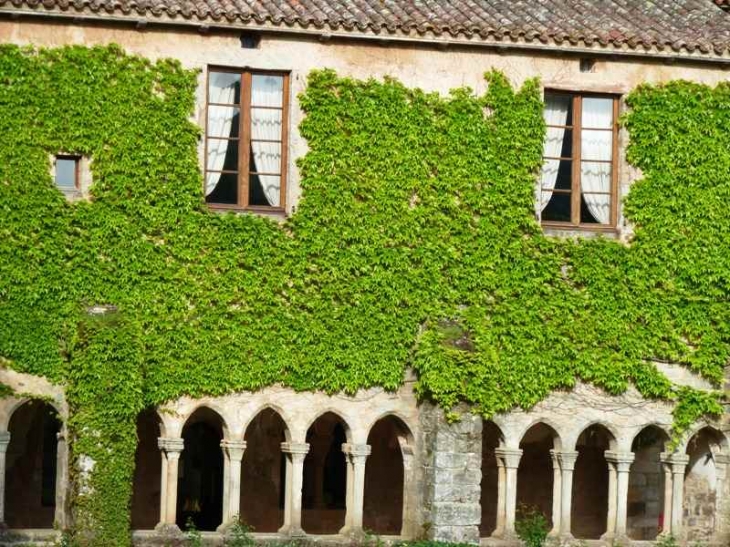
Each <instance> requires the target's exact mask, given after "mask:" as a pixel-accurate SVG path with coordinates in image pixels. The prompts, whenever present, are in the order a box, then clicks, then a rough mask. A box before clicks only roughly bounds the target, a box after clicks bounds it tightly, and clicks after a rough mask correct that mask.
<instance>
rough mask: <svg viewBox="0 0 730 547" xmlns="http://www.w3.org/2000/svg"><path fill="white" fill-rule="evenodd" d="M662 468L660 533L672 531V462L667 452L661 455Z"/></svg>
mask: <svg viewBox="0 0 730 547" xmlns="http://www.w3.org/2000/svg"><path fill="white" fill-rule="evenodd" d="M661 462H662V469H663V471H664V513H663V516H662V534H664V535H670V534H671V533H672V490H673V486H672V464H671V463H670V459H669V454H667V453H662V455H661Z"/></svg>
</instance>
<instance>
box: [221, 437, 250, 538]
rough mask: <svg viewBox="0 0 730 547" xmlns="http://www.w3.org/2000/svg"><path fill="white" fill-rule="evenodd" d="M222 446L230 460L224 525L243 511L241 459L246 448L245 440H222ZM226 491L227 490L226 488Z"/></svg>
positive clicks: (227, 458)
mask: <svg viewBox="0 0 730 547" xmlns="http://www.w3.org/2000/svg"><path fill="white" fill-rule="evenodd" d="M221 448H222V449H223V452H224V454H225V458H226V460H228V492H227V493H228V499H227V500H226V499H225V498H224V501H223V503H224V507H225V508H226V512H224V513H223V525H224V526H225V525H226V524H229V523H232V522H233V521H234V520H236V519H237V518H238V517H239V514H240V511H241V460H243V452H244V451H245V450H246V442H245V441H228V440H225V439H224V440H222V441H221ZM224 493H225V490H224Z"/></svg>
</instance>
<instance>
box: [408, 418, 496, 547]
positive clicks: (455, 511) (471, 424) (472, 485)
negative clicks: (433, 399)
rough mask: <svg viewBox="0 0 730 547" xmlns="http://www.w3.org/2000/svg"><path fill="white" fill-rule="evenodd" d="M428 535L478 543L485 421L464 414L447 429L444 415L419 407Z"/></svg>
mask: <svg viewBox="0 0 730 547" xmlns="http://www.w3.org/2000/svg"><path fill="white" fill-rule="evenodd" d="M420 418H421V420H420V423H421V431H422V435H423V437H422V439H423V442H422V445H421V447H420V449H421V454H422V456H421V460H422V462H423V469H424V484H423V486H424V491H423V493H422V495H423V500H424V501H423V505H422V513H423V516H422V521H423V527H424V533H425V535H426V536H427V537H428V538H429V539H434V540H438V541H453V542H469V543H477V542H478V541H479V523H480V521H481V505H480V503H479V498H480V494H481V488H480V482H481V477H482V471H481V464H482V419H481V418H480V417H477V416H474V415H472V414H467V413H464V414H463V415H462V417H461V420H460V421H458V422H456V423H453V424H449V423H448V422H447V421H446V419H445V417H444V413H443V411H441V410H440V409H438V408H435V407H434V406H432V405H430V404H423V405H422V406H421V416H420Z"/></svg>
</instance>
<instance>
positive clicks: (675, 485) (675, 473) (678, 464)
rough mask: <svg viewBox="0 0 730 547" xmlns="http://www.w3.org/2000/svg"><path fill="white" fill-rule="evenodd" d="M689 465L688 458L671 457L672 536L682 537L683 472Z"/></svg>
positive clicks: (680, 455)
mask: <svg viewBox="0 0 730 547" xmlns="http://www.w3.org/2000/svg"><path fill="white" fill-rule="evenodd" d="M688 463H689V456H687V455H685V454H673V455H672V535H673V536H674V537H675V538H677V539H680V538H681V537H682V517H683V515H684V510H683V507H682V504H683V503H684V470H685V468H686V467H687V464H688Z"/></svg>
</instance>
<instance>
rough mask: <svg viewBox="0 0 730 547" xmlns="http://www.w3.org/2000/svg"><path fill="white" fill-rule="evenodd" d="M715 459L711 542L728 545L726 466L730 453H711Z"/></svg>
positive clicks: (729, 463)
mask: <svg viewBox="0 0 730 547" xmlns="http://www.w3.org/2000/svg"><path fill="white" fill-rule="evenodd" d="M713 458H714V460H715V473H716V477H717V482H716V487H715V488H716V489H715V492H717V495H716V498H715V500H716V501H715V514H716V515H717V516H718V518H717V519H716V522H715V533H714V534H713V535H712V538H713V542H714V543H717V544H719V545H730V492H728V482H727V481H728V476H727V471H728V466H730V454H713Z"/></svg>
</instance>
